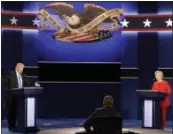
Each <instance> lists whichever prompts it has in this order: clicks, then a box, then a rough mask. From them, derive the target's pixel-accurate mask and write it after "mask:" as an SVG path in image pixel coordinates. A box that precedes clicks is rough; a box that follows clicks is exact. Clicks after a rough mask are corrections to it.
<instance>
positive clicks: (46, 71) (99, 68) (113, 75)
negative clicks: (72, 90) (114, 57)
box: [39, 62, 121, 83]
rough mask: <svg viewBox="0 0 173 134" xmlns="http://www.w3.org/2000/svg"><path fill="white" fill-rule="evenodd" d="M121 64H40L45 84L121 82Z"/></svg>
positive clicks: (41, 76)
mask: <svg viewBox="0 0 173 134" xmlns="http://www.w3.org/2000/svg"><path fill="white" fill-rule="evenodd" d="M120 66H121V64H120V63H110V62H107V63H105V62H103V63H101V62H88V63H87V62H86V63H85V62H83V63H80V62H55V63H50V62H48V63H46V62H39V78H40V81H43V82H49V81H54V82H79V83H80V82H120V75H121V70H120Z"/></svg>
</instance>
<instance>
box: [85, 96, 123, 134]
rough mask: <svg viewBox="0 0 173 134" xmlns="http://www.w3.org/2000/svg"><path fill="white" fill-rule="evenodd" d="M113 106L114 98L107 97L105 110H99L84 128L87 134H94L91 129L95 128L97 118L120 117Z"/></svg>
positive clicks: (104, 103) (104, 105)
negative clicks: (91, 133) (90, 133)
mask: <svg viewBox="0 0 173 134" xmlns="http://www.w3.org/2000/svg"><path fill="white" fill-rule="evenodd" d="M112 106H113V98H112V97H111V96H109V95H108V96H105V97H104V100H103V108H97V109H96V110H95V111H94V112H93V113H92V114H91V115H90V116H89V117H88V119H87V120H86V121H85V123H84V125H83V126H84V128H85V130H86V132H92V130H91V127H93V125H94V121H95V119H96V118H100V117H107V118H109V117H120V114H119V113H118V112H117V111H116V110H115V109H114V108H113V107H112Z"/></svg>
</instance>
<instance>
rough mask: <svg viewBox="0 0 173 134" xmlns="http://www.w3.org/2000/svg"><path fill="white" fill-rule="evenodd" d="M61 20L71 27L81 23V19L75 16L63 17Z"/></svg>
mask: <svg viewBox="0 0 173 134" xmlns="http://www.w3.org/2000/svg"><path fill="white" fill-rule="evenodd" d="M63 18H64V19H65V20H66V21H67V23H68V24H69V25H71V26H76V25H79V24H80V22H81V19H80V17H79V15H77V14H73V15H72V16H71V17H69V16H67V15H63Z"/></svg>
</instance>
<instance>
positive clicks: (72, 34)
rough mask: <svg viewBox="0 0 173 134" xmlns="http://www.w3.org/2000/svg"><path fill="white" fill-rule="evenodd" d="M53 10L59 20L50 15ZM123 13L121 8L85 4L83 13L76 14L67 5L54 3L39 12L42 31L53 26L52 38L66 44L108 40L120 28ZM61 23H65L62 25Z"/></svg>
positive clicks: (72, 8) (70, 6) (71, 7)
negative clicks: (120, 18) (113, 31)
mask: <svg viewBox="0 0 173 134" xmlns="http://www.w3.org/2000/svg"><path fill="white" fill-rule="evenodd" d="M48 10H49V11H50V10H52V11H53V12H55V14H57V16H58V18H59V19H58V20H57V19H55V17H54V15H52V14H50V13H49V11H48ZM122 15H123V11H122V10H121V9H119V8H115V9H110V10H108V9H105V8H103V7H101V6H98V5H95V4H84V11H83V12H76V11H75V10H74V7H73V6H72V5H70V4H67V3H61V2H58V3H52V4H49V5H46V6H44V7H43V8H41V9H40V10H39V13H38V17H39V19H40V20H41V22H42V23H41V26H40V29H43V30H44V29H48V28H49V25H52V26H53V27H54V28H55V30H56V32H55V33H54V34H53V35H52V37H53V38H54V39H56V40H61V41H66V42H91V41H99V40H104V39H108V38H110V37H111V36H112V33H111V31H112V30H114V29H116V28H118V27H119V26H120V22H119V16H122ZM60 21H63V22H61V23H60Z"/></svg>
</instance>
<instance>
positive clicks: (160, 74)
mask: <svg viewBox="0 0 173 134" xmlns="http://www.w3.org/2000/svg"><path fill="white" fill-rule="evenodd" d="M155 77H156V80H162V77H163V76H162V73H161V72H157V73H155Z"/></svg>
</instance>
